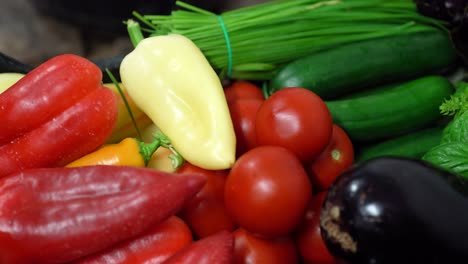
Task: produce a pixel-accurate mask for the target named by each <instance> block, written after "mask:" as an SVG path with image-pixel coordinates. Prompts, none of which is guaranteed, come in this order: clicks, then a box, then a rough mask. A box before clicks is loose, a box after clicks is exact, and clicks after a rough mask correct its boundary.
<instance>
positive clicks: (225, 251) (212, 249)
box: [163, 231, 234, 264]
mask: <svg viewBox="0 0 468 264" xmlns="http://www.w3.org/2000/svg"><path fill="white" fill-rule="evenodd" d="M194 263H197V264H205V263H206V264H211V263H216V264H231V263H234V235H233V234H232V233H231V232H229V231H220V232H217V233H215V234H212V235H209V236H206V237H204V238H202V239H200V240H197V241H195V242H193V243H191V244H190V245H188V246H186V247H185V248H183V249H181V250H180V251H179V252H177V253H175V254H174V255H173V256H172V257H170V258H169V259H167V260H166V261H165V262H163V264H194Z"/></svg>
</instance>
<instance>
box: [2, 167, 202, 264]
mask: <svg viewBox="0 0 468 264" xmlns="http://www.w3.org/2000/svg"><path fill="white" fill-rule="evenodd" d="M205 182H206V178H205V177H204V176H203V175H200V174H190V175H189V174H186V175H184V176H179V175H176V174H170V173H166V172H161V171H156V170H153V169H148V168H140V167H129V166H109V165H96V166H85V167H75V168H40V169H29V170H25V171H22V172H18V173H14V174H11V175H9V176H7V177H4V178H2V179H0V263H15V264H23V263H64V262H69V261H73V260H77V259H79V258H82V257H84V256H88V255H90V254H93V253H96V252H98V251H101V250H104V249H106V248H108V247H111V246H114V245H116V244H117V243H120V242H123V241H125V240H127V239H131V238H134V237H137V236H139V235H142V234H143V233H145V232H147V231H148V230H150V229H151V228H152V227H154V226H155V225H158V224H160V223H162V222H163V221H164V220H166V219H167V218H169V217H170V216H172V215H174V214H175V213H177V212H178V211H179V210H180V209H181V208H182V206H183V205H184V203H186V202H187V201H188V200H189V199H191V198H192V197H193V196H194V195H195V194H196V193H197V192H198V191H200V189H201V188H202V187H203V185H204V184H205Z"/></svg>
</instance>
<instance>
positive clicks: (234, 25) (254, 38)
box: [133, 0, 444, 80]
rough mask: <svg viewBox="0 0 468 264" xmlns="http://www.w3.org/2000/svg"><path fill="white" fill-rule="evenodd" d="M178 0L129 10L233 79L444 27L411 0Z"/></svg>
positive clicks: (145, 27)
mask: <svg viewBox="0 0 468 264" xmlns="http://www.w3.org/2000/svg"><path fill="white" fill-rule="evenodd" d="M176 6H177V7H176V8H175V9H174V10H173V11H172V12H171V14H169V15H151V14H144V15H142V14H139V13H137V12H133V15H134V16H135V17H136V18H137V19H138V20H140V22H141V24H142V28H141V30H142V31H143V32H144V33H145V34H147V35H148V36H158V35H166V34H172V33H176V34H182V35H184V36H186V37H188V38H190V39H191V40H192V41H193V42H194V43H195V44H196V45H197V46H198V47H199V48H200V49H201V50H202V52H203V53H204V54H205V56H206V57H207V59H208V60H209V62H210V63H211V65H212V66H213V68H214V69H215V70H217V71H218V73H219V74H220V75H221V76H226V75H227V77H229V78H231V79H249V80H268V79H270V78H271V76H272V75H273V74H274V71H275V70H276V69H277V68H278V67H280V66H281V65H282V64H284V63H287V62H289V61H292V60H294V59H297V58H300V57H303V56H305V55H308V54H311V53H313V52H318V51H321V50H324V49H329V48H332V47H334V46H339V45H343V44H346V43H350V42H355V41H361V40H367V39H372V38H378V37H383V36H388V35H392V34H407V33H413V32H419V31H425V30H434V27H440V28H444V24H443V22H441V21H438V20H435V19H432V18H429V17H426V16H423V15H421V14H419V13H418V12H417V10H416V5H415V3H413V1H411V0H273V1H269V2H265V3H262V4H257V5H253V6H248V7H243V8H238V9H234V10H231V11H226V12H224V13H222V14H219V15H218V14H215V13H212V12H209V11H206V10H203V9H201V8H198V7H196V6H193V5H189V4H187V3H184V2H182V1H177V2H176ZM227 40H228V42H227Z"/></svg>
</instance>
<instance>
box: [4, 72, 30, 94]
mask: <svg viewBox="0 0 468 264" xmlns="http://www.w3.org/2000/svg"><path fill="white" fill-rule="evenodd" d="M23 76H24V74H22V73H14V72H3V73H0V93H3V92H4V91H5V90H6V89H8V88H10V87H11V86H12V85H13V84H15V83H16V82H17V81H19V80H20V79H21V78H23Z"/></svg>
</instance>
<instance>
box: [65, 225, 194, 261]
mask: <svg viewBox="0 0 468 264" xmlns="http://www.w3.org/2000/svg"><path fill="white" fill-rule="evenodd" d="M191 243H192V233H191V232H190V229H189V227H188V226H187V225H186V223H185V222H184V221H182V220H181V219H180V218H178V217H176V216H171V217H169V218H168V219H167V220H166V221H164V222H162V223H161V224H159V225H156V226H155V227H154V228H153V229H152V230H149V231H148V232H147V233H146V234H144V235H142V236H139V237H135V238H133V239H131V240H128V241H125V242H122V243H120V244H117V245H115V246H113V247H110V248H107V249H105V250H103V251H101V252H98V253H96V254H94V255H91V256H88V257H85V258H84V259H80V260H78V261H76V262H73V263H75V264H88V263H89V264H90V263H114V264H132V263H153V264H158V263H163V262H164V261H165V260H166V259H168V258H170V257H171V256H172V255H174V254H175V253H176V252H178V251H179V250H181V249H183V248H184V247H186V246H188V245H190V244H191Z"/></svg>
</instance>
